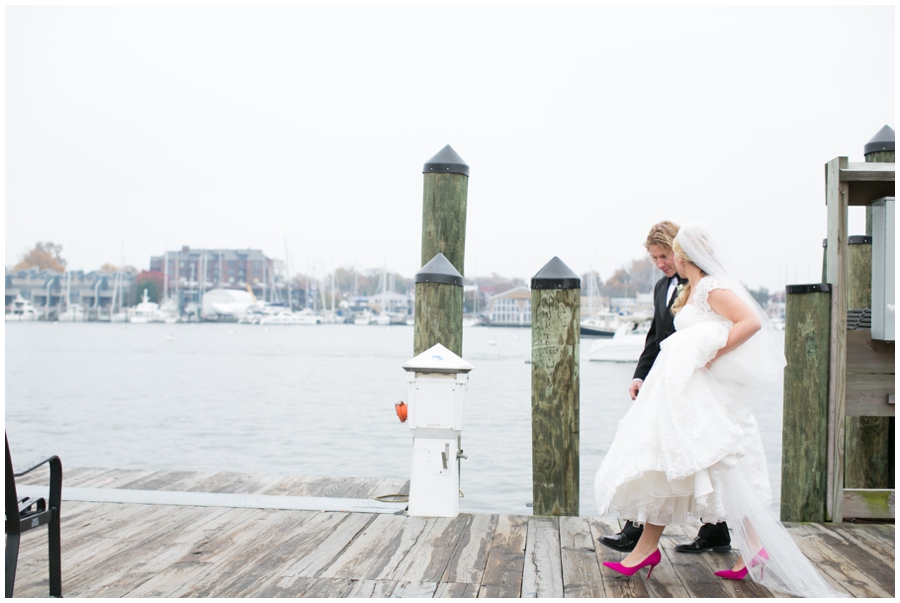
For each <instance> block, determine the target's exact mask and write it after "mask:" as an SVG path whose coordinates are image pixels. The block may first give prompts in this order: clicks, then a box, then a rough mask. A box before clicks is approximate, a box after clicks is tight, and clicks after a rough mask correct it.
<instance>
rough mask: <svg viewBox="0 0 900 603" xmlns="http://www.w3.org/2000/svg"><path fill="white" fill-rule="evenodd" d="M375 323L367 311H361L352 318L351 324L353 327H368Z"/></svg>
mask: <svg viewBox="0 0 900 603" xmlns="http://www.w3.org/2000/svg"><path fill="white" fill-rule="evenodd" d="M374 322H375V317H374V316H373V315H372V313H371V312H369V311H368V310H363V311H362V312H360V313H359V314H357V315H356V316H354V317H353V324H355V325H370V324H373V323H374Z"/></svg>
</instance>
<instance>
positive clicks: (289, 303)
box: [284, 237, 294, 311]
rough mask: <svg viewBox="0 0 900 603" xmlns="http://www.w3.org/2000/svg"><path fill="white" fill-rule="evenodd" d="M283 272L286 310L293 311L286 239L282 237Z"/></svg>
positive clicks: (289, 262) (289, 263)
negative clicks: (284, 274) (285, 275)
mask: <svg viewBox="0 0 900 603" xmlns="http://www.w3.org/2000/svg"><path fill="white" fill-rule="evenodd" d="M284 270H285V273H286V274H287V278H286V279H285V281H286V283H287V284H286V286H285V288H286V289H287V304H288V310H291V311H293V309H294V304H293V303H291V261H290V259H288V250H287V237H284Z"/></svg>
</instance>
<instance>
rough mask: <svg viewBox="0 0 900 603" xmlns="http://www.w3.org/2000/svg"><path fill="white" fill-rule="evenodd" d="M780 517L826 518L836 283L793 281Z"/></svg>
mask: <svg viewBox="0 0 900 603" xmlns="http://www.w3.org/2000/svg"><path fill="white" fill-rule="evenodd" d="M784 323H785V325H784V355H785V358H786V360H787V366H786V368H785V370H784V416H783V428H782V432H781V439H782V457H781V458H782V461H781V521H818V522H822V521H825V497H826V493H827V483H826V481H827V480H826V471H827V468H826V464H827V459H826V450H827V448H828V364H829V360H830V358H831V356H830V354H829V342H830V340H831V286H830V285H827V284H824V283H819V284H815V285H788V286H787V290H786V300H785V321H784Z"/></svg>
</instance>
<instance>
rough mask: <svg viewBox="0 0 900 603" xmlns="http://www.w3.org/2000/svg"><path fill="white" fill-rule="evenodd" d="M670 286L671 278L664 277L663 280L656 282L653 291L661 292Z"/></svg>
mask: <svg viewBox="0 0 900 603" xmlns="http://www.w3.org/2000/svg"><path fill="white" fill-rule="evenodd" d="M668 286H669V277H668V276H663V277H662V278H661V279H659V280H658V281H656V286H655V287H653V290H654V291H659V290H660V289H662V288H663V287H668Z"/></svg>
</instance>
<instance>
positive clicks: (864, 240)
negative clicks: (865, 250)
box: [822, 235, 872, 247]
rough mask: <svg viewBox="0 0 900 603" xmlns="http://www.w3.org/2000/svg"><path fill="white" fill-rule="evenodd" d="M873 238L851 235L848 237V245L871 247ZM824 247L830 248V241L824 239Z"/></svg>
mask: <svg viewBox="0 0 900 603" xmlns="http://www.w3.org/2000/svg"><path fill="white" fill-rule="evenodd" d="M871 244H872V237H871V236H869V235H850V236H849V237H847V245H871ZM822 247H828V239H822Z"/></svg>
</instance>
